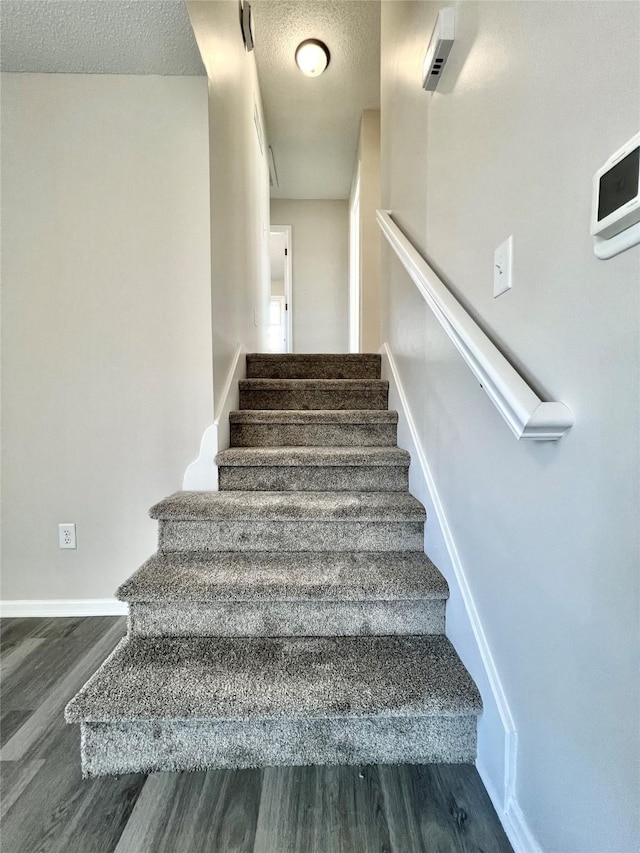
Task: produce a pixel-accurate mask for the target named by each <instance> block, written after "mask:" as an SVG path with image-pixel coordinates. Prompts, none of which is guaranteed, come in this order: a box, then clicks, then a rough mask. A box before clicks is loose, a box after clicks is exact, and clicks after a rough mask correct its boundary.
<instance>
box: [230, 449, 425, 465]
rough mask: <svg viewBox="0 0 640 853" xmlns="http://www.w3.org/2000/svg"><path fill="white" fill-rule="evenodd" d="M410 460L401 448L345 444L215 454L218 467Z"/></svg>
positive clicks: (404, 461)
mask: <svg viewBox="0 0 640 853" xmlns="http://www.w3.org/2000/svg"><path fill="white" fill-rule="evenodd" d="M410 462H411V457H410V455H409V453H408V452H407V451H406V450H402V449H401V448H400V447H385V446H373V447H361V446H354V447H350V446H348V445H347V446H342V445H327V446H319V447H305V446H302V447H300V446H297V445H283V446H278V447H230V448H227V450H222V451H220V453H218V454H217V455H216V457H215V464H216V465H217V466H218V467H229V468H245V467H247V468H252V467H260V468H262V467H265V468H268V467H280V468H298V467H300V468H324V467H326V468H342V467H345V468H408V467H409V464H410Z"/></svg>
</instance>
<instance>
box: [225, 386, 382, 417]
mask: <svg viewBox="0 0 640 853" xmlns="http://www.w3.org/2000/svg"><path fill="white" fill-rule="evenodd" d="M387 399H388V391H386V390H379V391H377V390H376V391H364V390H363V391H357V390H349V389H335V390H331V391H324V390H321V389H310V388H309V389H302V388H301V389H288V388H287V389H281V390H278V389H269V390H262V389H255V390H252V389H242V390H241V391H240V408H241V409H261V410H268V411H273V410H277V409H284V410H287V411H292V410H302V411H309V410H310V409H313V410H334V411H335V410H342V411H344V410H346V409H360V410H362V409H369V410H371V409H375V410H379V409H386V408H387Z"/></svg>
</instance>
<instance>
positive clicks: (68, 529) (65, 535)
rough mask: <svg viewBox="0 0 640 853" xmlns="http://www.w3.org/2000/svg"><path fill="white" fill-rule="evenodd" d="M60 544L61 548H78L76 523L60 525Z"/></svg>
mask: <svg viewBox="0 0 640 853" xmlns="http://www.w3.org/2000/svg"><path fill="white" fill-rule="evenodd" d="M58 545H59V546H60V548H77V545H76V526H75V524H59V525H58Z"/></svg>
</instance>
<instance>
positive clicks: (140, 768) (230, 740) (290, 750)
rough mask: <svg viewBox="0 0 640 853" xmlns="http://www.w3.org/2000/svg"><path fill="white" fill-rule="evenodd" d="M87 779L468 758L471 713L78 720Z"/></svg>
mask: <svg viewBox="0 0 640 853" xmlns="http://www.w3.org/2000/svg"><path fill="white" fill-rule="evenodd" d="M81 753H82V772H83V775H84V776H85V777H87V776H102V775H106V774H113V775H121V774H124V773H153V772H159V771H178V770H207V769H216V768H241V767H265V766H266V767H270V766H300V765H307V764H334V765H335V764H351V765H354V764H431V763H445V762H446V763H450V764H465V763H473V762H474V761H475V758H476V717H475V716H468V715H464V716H456V717H447V716H432V717H378V718H372V717H360V718H349V717H341V718H338V719H335V718H334V719H322V718H321V719H308V720H305V719H288V720H285V719H283V720H277V719H271V720H257V721H255V722H241V721H228V722H224V721H208V720H194V721H189V720H185V721H182V720H179V721H171V720H165V719H162V718H159V719H156V720H131V721H122V722H111V723H92V722H83V723H82V724H81Z"/></svg>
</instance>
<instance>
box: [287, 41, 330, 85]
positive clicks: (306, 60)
mask: <svg viewBox="0 0 640 853" xmlns="http://www.w3.org/2000/svg"><path fill="white" fill-rule="evenodd" d="M330 58H331V57H330V54H329V48H328V47H327V46H326V44H325V43H324V42H322V41H319V40H318V39H306V40H305V41H302V42H300V44H299V45H298V47H297V48H296V65H297V66H298V68H299V69H300V71H302V73H303V74H306V75H307V77H318V76H320V74H322V72H323V71H324V70H325V69H326V67H327V65H328V64H329V60H330Z"/></svg>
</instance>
